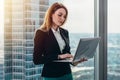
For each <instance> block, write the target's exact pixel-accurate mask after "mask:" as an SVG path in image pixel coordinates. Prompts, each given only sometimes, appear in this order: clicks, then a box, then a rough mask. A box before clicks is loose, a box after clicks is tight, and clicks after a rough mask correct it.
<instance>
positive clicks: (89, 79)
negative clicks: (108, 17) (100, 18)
mask: <svg viewBox="0 0 120 80" xmlns="http://www.w3.org/2000/svg"><path fill="white" fill-rule="evenodd" d="M63 3H64V4H65V5H66V6H67V8H68V11H69V14H68V20H67V22H66V24H65V25H64V27H65V28H66V29H68V30H69V33H70V45H71V53H72V54H73V55H74V53H75V51H76V49H77V45H78V42H79V39H80V38H84V37H93V36H94V0H75V1H74V2H73V1H70V0H64V1H63ZM71 4H72V5H71ZM72 71H73V75H74V79H75V80H94V58H92V59H90V60H88V61H86V62H83V63H80V64H79V65H77V66H76V67H72Z"/></svg>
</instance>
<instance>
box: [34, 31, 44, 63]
mask: <svg viewBox="0 0 120 80" xmlns="http://www.w3.org/2000/svg"><path fill="white" fill-rule="evenodd" d="M44 41H45V32H43V31H41V30H37V31H36V32H35V37H34V52H33V62H34V64H43V63H44V57H43V53H44Z"/></svg>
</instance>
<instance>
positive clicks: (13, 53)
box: [4, 0, 48, 80]
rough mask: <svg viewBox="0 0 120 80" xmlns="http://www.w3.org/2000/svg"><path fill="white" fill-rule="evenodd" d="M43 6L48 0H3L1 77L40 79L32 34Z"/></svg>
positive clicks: (28, 79)
mask: <svg viewBox="0 0 120 80" xmlns="http://www.w3.org/2000/svg"><path fill="white" fill-rule="evenodd" d="M47 8H48V0H5V9H4V10H5V19H4V20H5V21H4V22H5V25H4V32H5V35H4V36H5V37H4V75H5V76H4V77H5V80H40V79H41V77H40V75H41V70H42V65H37V66H36V65H34V63H33V57H32V56H33V45H34V44H33V38H34V31H35V30H36V29H37V28H38V27H40V25H41V23H42V22H43V16H44V13H45V11H46V9H47Z"/></svg>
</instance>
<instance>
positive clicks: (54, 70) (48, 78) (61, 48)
mask: <svg viewBox="0 0 120 80" xmlns="http://www.w3.org/2000/svg"><path fill="white" fill-rule="evenodd" d="M67 16H68V10H67V8H66V7H65V6H64V5H63V4H61V3H54V4H53V5H52V6H51V7H50V8H49V9H48V10H47V13H46V15H45V18H44V22H43V24H42V26H41V27H40V28H39V29H37V30H36V34H35V38H34V54H33V62H34V64H36V65H37V64H44V67H43V70H42V77H43V78H44V80H73V77H72V73H71V68H70V64H71V63H69V62H65V63H64V62H54V60H60V59H67V58H73V56H72V55H71V54H70V46H69V34H68V31H67V30H65V29H63V28H61V26H62V25H63V24H64V23H65V21H66V19H67ZM83 61H85V59H81V60H80V61H79V62H77V63H73V64H72V65H77V64H78V63H80V62H83Z"/></svg>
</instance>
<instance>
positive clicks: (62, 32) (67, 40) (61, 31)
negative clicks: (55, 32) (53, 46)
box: [60, 28, 69, 45]
mask: <svg viewBox="0 0 120 80" xmlns="http://www.w3.org/2000/svg"><path fill="white" fill-rule="evenodd" d="M60 34H61V36H62V38H63V39H64V41H65V43H66V45H68V44H69V39H68V38H67V37H65V35H66V34H65V33H64V31H63V30H62V29H61V28H60Z"/></svg>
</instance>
